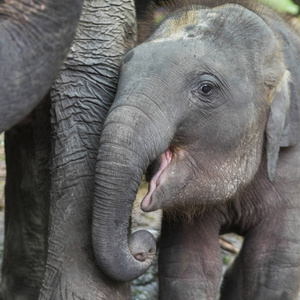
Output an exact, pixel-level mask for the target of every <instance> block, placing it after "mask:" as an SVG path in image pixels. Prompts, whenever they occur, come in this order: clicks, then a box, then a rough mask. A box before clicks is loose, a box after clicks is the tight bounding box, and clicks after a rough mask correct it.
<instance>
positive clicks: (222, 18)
mask: <svg viewBox="0 0 300 300" xmlns="http://www.w3.org/2000/svg"><path fill="white" fill-rule="evenodd" d="M183 2H184V3H185V4H184V5H183V4H182V5H181V7H180V3H176V4H174V5H172V6H170V7H168V8H167V16H166V17H165V19H164V20H163V21H162V22H161V23H160V24H159V25H158V27H157V28H156V29H155V31H154V32H153V33H152V34H151V36H150V37H149V38H148V39H147V40H146V41H144V42H143V43H141V44H140V45H139V46H137V47H135V48H134V49H132V50H131V51H130V52H128V53H127V54H126V56H125V57H124V60H123V63H122V66H121V71H120V80H119V85H118V91H117V96H116V100H115V102H114V104H113V106H112V108H111V110H110V112H109V114H108V117H107V119H106V122H105V125H104V130H103V134H102V136H101V145H100V149H99V155H98V162H97V167H96V180H95V200H94V207H93V245H94V251H95V257H96V260H97V262H98V264H99V266H100V268H101V269H102V270H103V271H105V272H106V273H107V274H108V275H109V276H111V277H112V278H114V279H116V280H118V281H129V280H132V279H133V278H135V277H137V276H139V275H140V274H142V273H143V272H144V271H145V269H146V268H147V267H148V266H149V265H150V264H151V262H152V259H153V256H154V254H155V243H154V240H153V238H152V236H151V235H150V234H148V233H147V232H140V233H138V234H135V235H134V236H133V237H128V227H129V226H130V214H131V210H132V204H133V201H134V199H135V194H136V192H137V189H138V186H139V184H140V182H141V179H142V176H143V174H144V173H145V172H146V170H147V169H148V172H147V174H148V177H149V178H150V185H149V192H148V194H147V196H146V197H145V198H144V200H143V202H142V209H143V210H144V211H146V212H148V211H153V210H157V209H163V210H164V216H163V221H162V233H161V241H160V250H159V280H160V281H159V287H160V296H159V297H160V299H172V300H175V299H180V300H184V299H187V300H196V299H197V300H199V299H217V297H218V293H219V291H218V290H219V286H220V284H221V278H222V259H221V252H220V246H219V234H223V233H227V232H235V233H237V234H239V235H242V236H244V244H243V247H242V249H241V251H240V253H239V255H238V257H237V259H236V261H235V262H234V264H233V265H232V266H231V268H230V269H229V270H228V272H227V273H226V275H225V278H224V280H223V282H222V285H221V299H229V300H235V299H236V300H241V299H244V300H276V299H278V300H279V299H282V300H283V299H284V300H288V299H296V298H297V294H298V290H299V283H300V143H299V139H300V128H299V125H300V124H299V117H300V116H299V114H300V111H299V109H300V106H299V101H300V67H299V63H300V36H299V35H298V33H297V31H296V29H294V28H293V27H291V25H289V23H288V21H287V20H283V19H282V18H281V17H280V16H278V15H277V14H276V13H275V12H273V11H271V10H270V9H268V8H265V7H263V6H260V5H257V4H256V5H250V4H247V6H245V5H241V4H232V3H227V4H226V3H222V4H221V5H215V6H213V5H211V6H207V5H208V4H207V3H206V4H205V3H201V2H199V1H198V2H199V3H190V4H187V1H183ZM206 2H207V1H206ZM228 2H232V1H228ZM149 166H150V167H149Z"/></svg>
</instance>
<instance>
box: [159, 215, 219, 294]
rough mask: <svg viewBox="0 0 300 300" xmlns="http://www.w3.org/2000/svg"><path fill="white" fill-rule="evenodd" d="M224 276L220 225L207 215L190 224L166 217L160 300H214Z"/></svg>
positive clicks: (162, 243)
mask: <svg viewBox="0 0 300 300" xmlns="http://www.w3.org/2000/svg"><path fill="white" fill-rule="evenodd" d="M221 276H222V259H221V251H220V246H219V226H218V224H217V223H216V221H215V219H213V218H209V217H208V216H203V217H198V218H196V219H195V220H194V221H192V222H191V223H187V224H184V223H182V220H180V219H179V220H178V221H172V220H169V219H168V217H164V219H163V225H162V233H161V246H160V252H159V297H160V299H161V300H165V299H172V300H183V299H189V300H196V299H205V300H208V299H210V300H215V299H216V297H217V294H218V288H219V284H220V280H221Z"/></svg>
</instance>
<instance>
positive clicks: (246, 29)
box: [150, 4, 269, 42]
mask: <svg viewBox="0 0 300 300" xmlns="http://www.w3.org/2000/svg"><path fill="white" fill-rule="evenodd" d="M266 30H267V31H268V30H269V28H268V26H267V25H266V23H265V22H264V21H263V20H262V19H261V18H260V17H259V16H258V15H257V14H255V13H254V12H252V11H250V10H248V9H246V8H244V7H242V6H239V5H236V4H227V5H223V6H219V7H216V8H212V9H211V8H203V7H197V6H195V7H190V8H189V9H187V8H185V9H184V10H183V9H182V10H179V11H177V12H175V13H174V14H173V15H172V16H170V17H168V18H167V19H166V20H165V21H164V22H163V23H162V24H161V25H160V27H159V28H158V29H157V31H156V32H155V33H154V35H153V36H152V38H151V40H150V41H151V42H160V41H168V40H179V39H201V40H202V41H203V39H206V40H208V41H210V42H212V41H218V42H220V41H221V40H222V39H223V40H226V41H228V40H238V39H239V41H241V40H242V39H247V37H249V36H250V39H251V40H256V41H260V42H262V41H261V38H262V37H264V38H265V39H266V35H268V34H267V32H266ZM256 35H257V36H256Z"/></svg>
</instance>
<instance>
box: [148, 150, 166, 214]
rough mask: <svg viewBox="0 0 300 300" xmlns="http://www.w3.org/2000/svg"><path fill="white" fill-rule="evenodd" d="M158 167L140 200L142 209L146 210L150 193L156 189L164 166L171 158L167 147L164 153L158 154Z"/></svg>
mask: <svg viewBox="0 0 300 300" xmlns="http://www.w3.org/2000/svg"><path fill="white" fill-rule="evenodd" d="M159 159H160V167H159V170H158V171H157V172H156V174H155V175H154V176H153V177H152V179H151V181H150V184H149V189H148V194H147V195H146V196H145V198H144V199H143V201H142V209H143V210H147V208H149V206H150V204H151V200H152V194H153V193H154V191H155V190H156V188H157V187H158V186H159V184H160V180H159V179H160V175H161V174H162V172H163V171H164V170H165V169H166V167H167V166H168V165H169V164H170V162H171V160H172V152H171V151H170V149H169V148H168V149H167V150H166V152H165V153H163V154H162V155H161V156H160V158H159Z"/></svg>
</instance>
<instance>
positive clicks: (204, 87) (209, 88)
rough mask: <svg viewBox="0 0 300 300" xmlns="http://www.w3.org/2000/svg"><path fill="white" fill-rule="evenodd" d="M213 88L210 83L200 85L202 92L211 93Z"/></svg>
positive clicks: (204, 93)
mask: <svg viewBox="0 0 300 300" xmlns="http://www.w3.org/2000/svg"><path fill="white" fill-rule="evenodd" d="M212 89H213V88H212V86H210V85H208V84H203V85H201V86H200V89H199V90H200V92H201V94H203V95H209V94H210V93H211V91H212Z"/></svg>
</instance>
